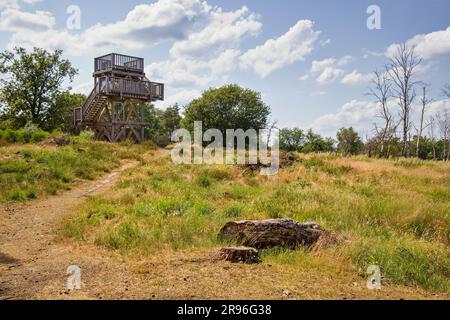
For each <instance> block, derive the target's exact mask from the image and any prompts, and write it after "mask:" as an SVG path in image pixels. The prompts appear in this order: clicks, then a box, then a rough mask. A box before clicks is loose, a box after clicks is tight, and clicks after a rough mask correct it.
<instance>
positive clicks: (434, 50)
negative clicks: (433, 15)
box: [387, 27, 450, 59]
mask: <svg viewBox="0 0 450 320" xmlns="http://www.w3.org/2000/svg"><path fill="white" fill-rule="evenodd" d="M406 44H407V45H408V46H410V47H414V48H415V52H416V53H417V54H418V55H419V56H420V57H422V58H424V59H432V58H435V57H437V56H442V55H448V54H450V27H448V28H447V29H445V30H440V31H435V32H431V33H427V34H419V35H416V36H414V37H413V38H411V39H409V40H408V41H406ZM397 46H398V44H392V45H391V46H389V48H388V50H387V55H388V56H392V54H393V53H394V52H395V50H396V48H397Z"/></svg>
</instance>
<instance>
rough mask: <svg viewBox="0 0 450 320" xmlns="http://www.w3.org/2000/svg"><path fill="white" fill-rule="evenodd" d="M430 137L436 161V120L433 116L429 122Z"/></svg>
mask: <svg viewBox="0 0 450 320" xmlns="http://www.w3.org/2000/svg"><path fill="white" fill-rule="evenodd" d="M427 127H428V136H429V137H430V140H431V147H432V148H433V160H436V137H435V135H434V134H435V132H434V131H435V118H434V117H433V116H431V117H430V118H429V120H428V122H427Z"/></svg>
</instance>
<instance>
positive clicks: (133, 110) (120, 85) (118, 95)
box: [74, 53, 164, 142]
mask: <svg viewBox="0 0 450 320" xmlns="http://www.w3.org/2000/svg"><path fill="white" fill-rule="evenodd" d="M94 70H95V71H94V74H93V76H94V79H95V85H94V89H93V90H92V92H91V94H90V95H89V97H88V98H87V99H86V101H85V102H84V104H83V105H82V106H81V107H80V108H77V109H75V110H74V121H75V127H76V128H77V129H78V130H83V129H86V128H89V129H91V130H93V131H94V132H95V139H96V140H107V141H110V142H117V141H122V140H125V139H128V138H131V139H135V140H136V141H138V142H141V141H143V140H144V131H145V121H144V104H145V103H146V102H153V101H157V100H164V84H162V83H156V82H151V81H150V80H148V79H147V77H146V76H145V73H144V59H143V58H136V57H130V56H125V55H121V54H116V53H111V54H108V55H106V56H102V57H98V58H95V67H94Z"/></svg>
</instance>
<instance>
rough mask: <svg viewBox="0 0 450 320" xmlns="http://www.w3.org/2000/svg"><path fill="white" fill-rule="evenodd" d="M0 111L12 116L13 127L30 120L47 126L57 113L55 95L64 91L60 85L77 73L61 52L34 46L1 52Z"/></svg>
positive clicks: (8, 116)
mask: <svg viewBox="0 0 450 320" xmlns="http://www.w3.org/2000/svg"><path fill="white" fill-rule="evenodd" d="M0 73H1V74H3V75H5V77H4V78H3V79H0V91H1V97H2V103H3V108H2V112H3V113H4V116H6V118H9V119H12V120H13V122H14V126H16V127H23V126H24V125H25V124H26V123H28V122H32V123H34V124H36V125H38V126H40V127H41V128H47V129H50V126H49V125H47V124H46V121H48V120H49V118H51V115H52V114H53V113H55V112H58V106H57V103H56V100H57V97H58V95H60V94H61V92H63V91H66V90H64V89H63V85H64V84H65V83H66V82H71V81H72V80H73V77H74V76H75V75H76V74H77V70H76V69H75V68H73V67H72V64H71V63H70V61H68V60H65V59H63V58H62V51H61V50H56V51H54V52H48V51H46V50H44V49H40V48H34V49H33V51H32V52H31V53H27V51H26V50H25V49H23V48H15V49H14V50H13V51H4V52H3V53H1V54H0Z"/></svg>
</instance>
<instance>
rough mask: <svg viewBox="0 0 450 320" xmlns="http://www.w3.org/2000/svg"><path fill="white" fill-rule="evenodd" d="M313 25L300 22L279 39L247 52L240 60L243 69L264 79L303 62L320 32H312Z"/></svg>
mask: <svg viewBox="0 0 450 320" xmlns="http://www.w3.org/2000/svg"><path fill="white" fill-rule="evenodd" d="M313 27H314V23H313V22H312V21H310V20H300V21H298V22H297V23H296V24H295V25H294V26H293V27H291V28H290V29H289V31H288V32H286V33H285V34H284V35H282V36H280V37H279V38H275V39H269V40H267V41H266V42H265V43H264V44H263V45H261V46H257V47H256V48H255V49H251V50H248V51H247V52H246V53H245V54H244V55H242V57H241V59H240V65H241V67H242V68H244V69H253V70H254V71H255V72H256V73H257V74H258V75H259V76H260V77H262V78H265V77H267V76H268V75H270V74H271V73H272V72H274V71H276V70H278V69H281V68H283V67H285V66H287V65H290V64H292V63H294V62H297V61H301V60H304V58H305V57H306V56H307V55H308V54H310V53H311V52H312V50H313V44H314V42H315V41H316V40H317V38H318V36H319V34H320V32H318V31H314V29H313Z"/></svg>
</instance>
